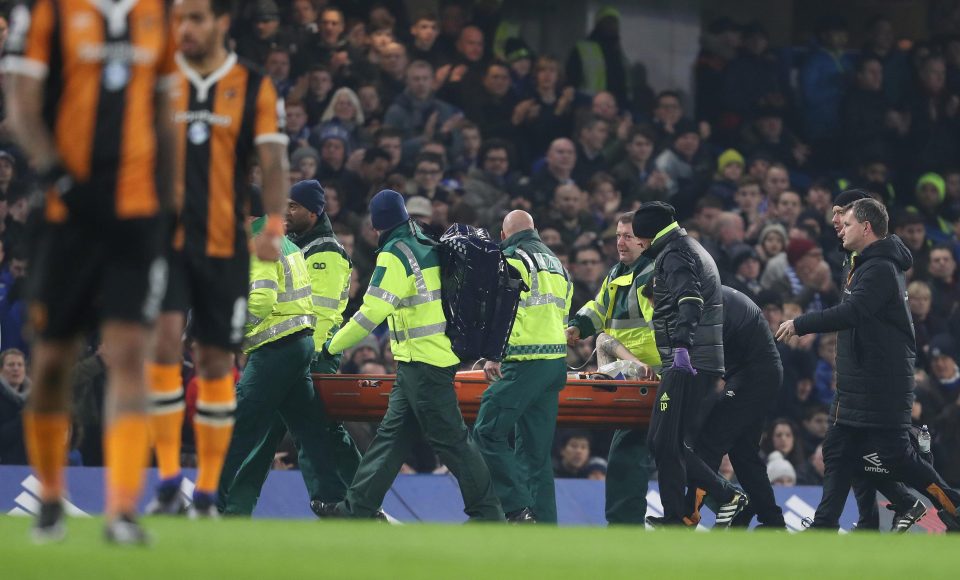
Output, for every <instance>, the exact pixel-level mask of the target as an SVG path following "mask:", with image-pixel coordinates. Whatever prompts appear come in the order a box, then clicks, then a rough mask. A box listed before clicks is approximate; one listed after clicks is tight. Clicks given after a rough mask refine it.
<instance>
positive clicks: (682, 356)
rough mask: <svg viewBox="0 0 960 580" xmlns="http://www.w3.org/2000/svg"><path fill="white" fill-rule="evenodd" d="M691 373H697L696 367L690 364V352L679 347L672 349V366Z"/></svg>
mask: <svg viewBox="0 0 960 580" xmlns="http://www.w3.org/2000/svg"><path fill="white" fill-rule="evenodd" d="M671 368H675V369H679V370H681V371H683V372H685V373H690V374H691V375H696V374H697V369H695V368H693V365H691V364H690V353H689V352H687V349H685V348H683V347H680V348H675V349H673V367H671Z"/></svg>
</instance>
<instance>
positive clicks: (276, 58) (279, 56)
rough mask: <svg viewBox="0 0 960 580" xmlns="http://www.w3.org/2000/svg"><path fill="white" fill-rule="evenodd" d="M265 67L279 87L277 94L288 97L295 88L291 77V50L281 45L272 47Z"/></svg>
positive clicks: (275, 84)
mask: <svg viewBox="0 0 960 580" xmlns="http://www.w3.org/2000/svg"><path fill="white" fill-rule="evenodd" d="M263 68H264V70H266V72H267V75H268V76H269V77H270V80H272V81H273V84H274V86H275V87H276V88H277V94H278V95H279V96H281V97H286V96H287V93H289V92H290V89H291V88H293V79H292V78H291V77H290V52H289V51H288V50H287V49H285V48H282V47H279V46H278V47H274V48H271V49H270V52H268V53H267V60H266V61H265V62H264V65H263Z"/></svg>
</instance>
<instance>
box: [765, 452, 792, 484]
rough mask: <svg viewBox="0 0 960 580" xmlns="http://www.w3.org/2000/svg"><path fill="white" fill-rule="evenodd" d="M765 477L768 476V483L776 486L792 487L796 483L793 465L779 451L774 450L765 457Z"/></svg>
mask: <svg viewBox="0 0 960 580" xmlns="http://www.w3.org/2000/svg"><path fill="white" fill-rule="evenodd" d="M767 477H768V478H770V483H771V484H773V485H776V486H782V487H793V486H794V485H796V484H797V472H796V469H795V468H794V465H793V464H792V463H790V462H789V461H787V460H786V459H785V458H784V457H783V453H781V452H779V451H774V452H773V453H771V454H770V456H769V457H768V458H767Z"/></svg>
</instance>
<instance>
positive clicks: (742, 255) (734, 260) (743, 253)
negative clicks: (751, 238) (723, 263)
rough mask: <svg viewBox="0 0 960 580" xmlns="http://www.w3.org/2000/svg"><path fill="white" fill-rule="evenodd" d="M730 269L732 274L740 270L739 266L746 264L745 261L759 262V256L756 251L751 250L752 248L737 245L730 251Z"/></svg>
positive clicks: (745, 245)
mask: <svg viewBox="0 0 960 580" xmlns="http://www.w3.org/2000/svg"><path fill="white" fill-rule="evenodd" d="M730 256H731V258H730V267H731V269H732V270H733V272H734V273H736V271H737V270H739V269H740V265H741V264H743V263H744V262H746V261H747V260H750V259H753V260H757V261H758V262H759V261H760V256H758V255H757V251H756V250H754V249H753V246H750V245H748V244H737V245H736V246H734V247H733V248H731V250H730Z"/></svg>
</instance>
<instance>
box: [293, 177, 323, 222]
mask: <svg viewBox="0 0 960 580" xmlns="http://www.w3.org/2000/svg"><path fill="white" fill-rule="evenodd" d="M290 201H294V202H296V203H299V204H300V205H302V206H303V207H304V208H305V209H306V210H307V211H309V212H311V213H315V214H321V213H323V208H324V207H325V206H326V205H327V194H326V193H325V192H324V191H323V186H322V185H320V182H319V181H317V180H316V179H307V180H305V181H298V182H297V183H295V184H294V185H293V187H291V188H290Z"/></svg>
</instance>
